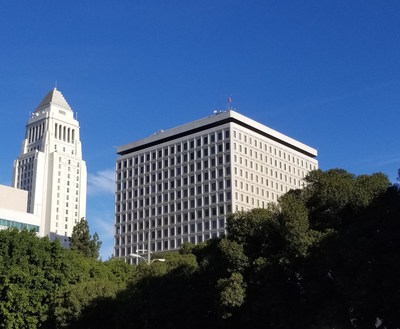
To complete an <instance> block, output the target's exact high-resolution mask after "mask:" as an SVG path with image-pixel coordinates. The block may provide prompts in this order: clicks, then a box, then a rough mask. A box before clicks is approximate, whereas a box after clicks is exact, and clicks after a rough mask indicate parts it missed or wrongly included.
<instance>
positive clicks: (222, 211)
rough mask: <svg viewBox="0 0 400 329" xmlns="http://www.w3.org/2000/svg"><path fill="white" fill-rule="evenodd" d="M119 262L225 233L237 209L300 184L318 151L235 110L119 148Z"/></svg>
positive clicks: (261, 204) (268, 199)
mask: <svg viewBox="0 0 400 329" xmlns="http://www.w3.org/2000/svg"><path fill="white" fill-rule="evenodd" d="M117 152H118V153H119V154H120V156H119V157H118V159H117V164H116V196H115V241H114V246H115V248H114V256H116V257H125V258H126V259H128V260H129V257H128V255H129V254H130V253H132V252H135V251H136V250H137V249H139V250H141V249H146V248H147V241H146V240H147V235H148V232H150V236H151V249H152V251H165V250H174V249H177V248H179V246H180V245H181V243H183V242H187V241H189V242H192V243H200V242H202V241H205V240H208V239H210V238H212V237H218V236H221V235H222V234H225V233H226V218H227V216H228V215H229V214H230V213H232V212H233V211H237V210H248V209H251V208H255V207H265V206H266V204H267V203H268V202H275V201H276V200H277V199H278V197H279V196H280V195H282V194H283V193H285V192H287V191H288V190H290V189H293V188H301V187H302V186H303V181H302V179H303V178H304V176H305V174H306V173H307V172H308V171H310V170H312V169H316V168H317V167H318V162H317V160H316V159H315V157H316V155H317V151H316V150H315V149H313V148H311V147H309V146H307V145H304V144H302V143H300V142H298V141H296V140H294V139H291V138H290V137H287V136H285V135H283V134H281V133H278V132H276V131H274V130H272V129H270V128H268V127H266V126H264V125H261V124H260V123H258V122H255V121H254V120H251V119H249V118H247V117H245V116H242V115H240V114H238V113H236V112H234V111H228V112H224V113H219V114H217V115H214V116H211V117H208V118H205V119H201V120H197V121H194V122H191V123H188V124H185V125H182V126H179V127H176V128H173V129H171V130H167V131H161V132H159V133H156V134H154V135H152V136H150V137H148V138H145V139H143V140H140V141H137V142H133V143H130V144H127V145H124V146H121V147H119V148H118V149H117Z"/></svg>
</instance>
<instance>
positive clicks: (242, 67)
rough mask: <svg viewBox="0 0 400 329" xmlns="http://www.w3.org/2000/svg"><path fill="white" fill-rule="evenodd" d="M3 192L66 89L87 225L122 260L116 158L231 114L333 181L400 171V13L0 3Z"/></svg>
mask: <svg viewBox="0 0 400 329" xmlns="http://www.w3.org/2000/svg"><path fill="white" fill-rule="evenodd" d="M0 17H1V19H0V111H1V112H0V113H1V119H0V128H1V129H0V139H1V157H0V184H5V185H9V184H10V183H11V176H12V166H13V161H14V159H15V158H16V157H17V156H18V154H19V152H20V148H21V145H22V144H21V143H22V139H23V137H24V133H25V124H26V123H27V120H28V117H29V112H31V111H33V110H34V109H35V108H36V106H37V105H38V104H39V103H40V101H41V100H42V98H43V97H44V96H45V95H46V94H47V92H48V91H50V90H51V89H52V88H53V87H54V85H55V81H56V80H57V89H58V90H60V91H61V92H62V93H63V95H64V97H65V98H66V100H67V101H68V103H69V104H70V106H71V107H72V109H73V110H74V112H78V119H79V122H80V126H81V139H82V145H83V155H84V159H85V160H86V163H87V167H88V199H87V219H88V221H89V224H90V228H91V231H92V232H94V231H97V232H98V233H99V235H100V239H101V240H102V241H103V247H102V250H101V255H102V257H103V259H107V258H108V257H109V256H110V255H111V254H112V244H113V222H114V194H113V193H114V185H113V179H114V167H115V159H116V149H115V146H119V145H123V144H127V143H129V142H131V141H134V140H137V139H141V138H144V137H147V136H149V135H151V134H153V133H154V132H156V131H158V130H160V129H168V128H172V127H174V126H177V125H180V124H183V123H186V122H189V121H192V120H195V119H199V118H203V117H206V116H208V115H210V114H211V113H212V111H213V109H224V108H225V107H226V99H227V96H228V95H229V96H231V97H232V106H233V107H235V108H236V110H237V111H238V112H240V113H242V114H244V115H246V116H248V117H250V118H252V119H254V120H257V121H259V122H261V123H263V124H265V125H267V126H269V127H271V128H273V129H275V130H278V131H279V132H282V133H284V134H286V135H288V136H290V137H293V138H295V139H298V140H299V141H301V142H303V143H305V144H308V145H310V146H312V147H315V148H316V149H318V152H319V156H318V160H319V164H320V168H321V169H323V170H326V169H330V168H344V169H346V170H348V171H350V172H352V173H355V174H363V173H366V174H370V173H373V172H384V173H386V174H387V175H388V176H389V178H390V179H391V181H393V182H394V181H395V178H396V172H397V168H399V167H400V147H399V142H400V138H399V137H400V130H399V122H400V1H398V0H375V1H369V0H363V1H357V0H354V1H348V0H344V1H342V0H334V1H324V0H322V1H321V0H315V1H307V0H303V1H297V0H288V1H278V0H276V1H272V0H271V1H269V0H264V1H252V0H247V1H218V0H212V1H209V0H202V1H183V0H181V1H174V0H171V1H169V0H162V1H161V0H160V1H152V0H137V1H127V0H126V1H123V0H119V1H111V0H110V1H103V0H96V1H89V0H87V1H61V0H56V1H50V0H48V1H41V0H38V1H28V0H26V1H18V0H16V1H1V2H0Z"/></svg>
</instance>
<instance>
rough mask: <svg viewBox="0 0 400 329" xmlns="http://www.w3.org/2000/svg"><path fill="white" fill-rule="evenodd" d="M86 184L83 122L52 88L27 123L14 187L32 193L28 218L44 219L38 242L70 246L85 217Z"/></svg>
mask: <svg viewBox="0 0 400 329" xmlns="http://www.w3.org/2000/svg"><path fill="white" fill-rule="evenodd" d="M86 180H87V173H86V163H85V161H83V160H82V145H81V141H80V138H79V122H78V121H77V120H76V118H74V113H73V111H72V110H71V107H70V106H69V105H68V103H67V101H66V100H65V98H64V96H63V95H62V94H61V92H60V91H58V90H57V89H56V88H54V89H53V90H51V91H50V92H49V93H48V94H47V95H46V97H45V98H44V99H43V100H42V102H41V103H40V104H39V106H38V107H37V108H36V109H35V111H34V112H33V114H32V116H31V118H30V119H29V120H28V123H27V125H26V133H25V138H24V140H23V142H22V149H21V153H20V155H19V156H18V158H17V160H15V161H14V170H13V180H12V184H13V187H15V188H20V189H24V190H27V191H28V212H30V213H33V214H35V215H37V216H39V217H40V218H41V223H40V229H39V235H40V236H46V235H47V236H49V237H50V239H52V240H53V239H55V238H58V239H59V240H60V241H61V243H62V244H63V245H65V246H66V245H68V242H69V239H68V238H69V237H71V235H72V229H73V227H74V226H75V224H76V223H77V222H78V221H79V220H80V219H81V218H82V217H85V215H86Z"/></svg>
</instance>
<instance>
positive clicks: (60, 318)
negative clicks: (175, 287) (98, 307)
mask: <svg viewBox="0 0 400 329" xmlns="http://www.w3.org/2000/svg"><path fill="white" fill-rule="evenodd" d="M132 276H133V267H132V266H129V265H127V264H125V263H123V262H120V261H113V260H111V261H108V262H105V263H102V262H99V261H96V260H95V259H93V258H87V257H84V256H83V255H81V254H79V253H77V252H75V251H72V250H66V249H64V248H62V247H61V245H60V243H59V241H58V240H55V241H53V242H50V241H49V239H48V238H42V239H40V238H38V237H37V236H36V234H35V233H34V232H28V231H18V230H16V229H10V230H4V231H0V328H39V327H41V328H61V327H65V326H67V325H69V323H71V321H72V320H74V319H76V318H78V317H79V316H80V314H81V312H82V310H83V309H84V308H85V307H87V306H88V305H90V304H91V303H92V302H93V301H94V300H96V299H97V298H99V297H110V296H112V297H115V296H116V294H117V292H118V291H120V290H122V289H124V288H125V287H126V282H127V281H128V280H130V278H132Z"/></svg>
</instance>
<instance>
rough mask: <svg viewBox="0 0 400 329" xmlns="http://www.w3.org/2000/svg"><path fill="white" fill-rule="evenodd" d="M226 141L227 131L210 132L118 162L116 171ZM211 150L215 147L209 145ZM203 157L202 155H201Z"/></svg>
mask: <svg viewBox="0 0 400 329" xmlns="http://www.w3.org/2000/svg"><path fill="white" fill-rule="evenodd" d="M227 139H229V130H225V131H222V130H221V131H217V132H215V133H214V132H212V133H210V134H207V135H203V136H201V137H197V138H192V139H190V140H187V141H183V142H179V143H175V144H174V145H170V146H166V147H164V148H159V149H157V150H154V151H149V152H147V153H145V154H141V155H135V156H133V157H131V158H129V159H125V160H122V161H118V162H117V169H118V170H120V169H123V168H128V167H132V166H133V165H138V164H144V163H147V162H149V161H153V160H157V159H160V158H163V157H167V156H170V155H175V154H177V155H178V154H180V153H181V152H183V151H188V150H192V149H194V148H195V147H202V146H207V148H205V149H207V150H208V146H209V145H210V144H213V143H215V142H216V141H217V142H222V141H223V140H227ZM222 145H223V144H219V145H218V149H221V151H220V152H222ZM226 147H228V148H227V149H228V150H229V143H227V144H226V143H225V148H226ZM212 148H214V149H212ZM205 149H204V150H205ZM204 150H203V152H204ZM212 150H214V151H213V152H215V146H212V145H211V149H210V152H211V151H212ZM203 155H204V153H203Z"/></svg>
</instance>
